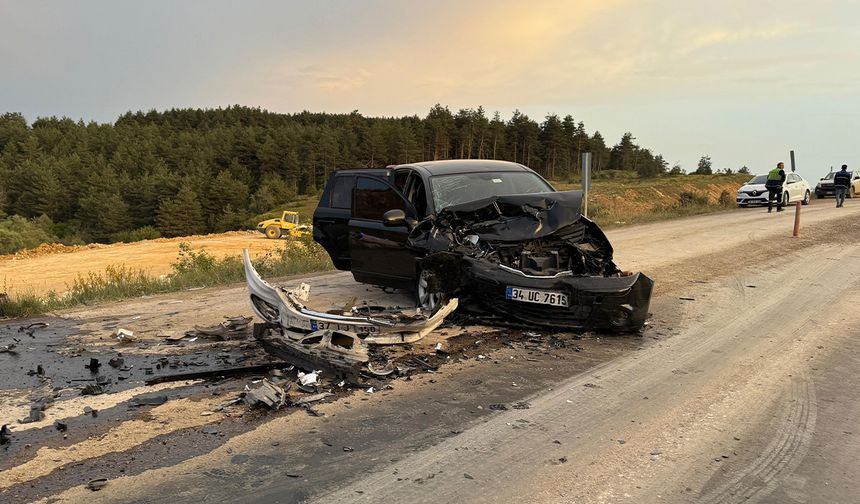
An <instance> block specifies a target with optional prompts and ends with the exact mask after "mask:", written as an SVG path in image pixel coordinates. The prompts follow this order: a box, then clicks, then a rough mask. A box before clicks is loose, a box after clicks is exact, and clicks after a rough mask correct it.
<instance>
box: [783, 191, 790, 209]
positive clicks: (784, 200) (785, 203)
mask: <svg viewBox="0 0 860 504" xmlns="http://www.w3.org/2000/svg"><path fill="white" fill-rule="evenodd" d="M789 200H790V199H789V197H788V193H787V192H784V193H782V206H783V207H787V206H788V202H789Z"/></svg>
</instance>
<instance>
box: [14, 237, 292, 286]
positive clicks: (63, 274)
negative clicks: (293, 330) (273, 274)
mask: <svg viewBox="0 0 860 504" xmlns="http://www.w3.org/2000/svg"><path fill="white" fill-rule="evenodd" d="M180 243H187V244H188V245H190V246H191V247H192V248H193V249H194V250H204V251H206V252H207V253H209V254H211V255H212V256H214V257H219V258H220V257H224V256H227V255H238V254H240V253H241V252H242V249H243V248H248V249H250V250H251V254H252V255H259V254H263V253H265V252H267V251H269V250H272V249H273V248H277V247H278V246H279V245H280V244H282V243H283V240H267V239H266V238H265V237H264V236H263V235H262V234H260V233H258V232H256V231H233V232H229V233H222V234H213V235H201V236H186V237H182V238H169V239H167V238H160V239H157V240H146V241H141V242H135V243H119V244H113V245H95V246H84V247H73V248H65V247H46V249H47V250H46V251H45V253H23V254H18V255H8V256H0V292H2V291H5V292H6V293H8V294H15V293H33V294H38V295H41V294H45V293H47V292H48V291H51V290H53V291H54V292H57V293H62V292H63V291H64V290H66V289H67V286H68V285H69V284H71V283H72V282H73V281H74V280H75V278H77V277H78V276H85V275H87V274H88V273H90V272H95V273H101V272H102V271H104V269H105V268H106V267H107V266H118V265H122V264H124V265H126V266H129V267H131V268H135V269H141V270H144V271H146V272H147V273H150V274H152V275H154V276H159V275H163V274H166V273H169V272H170V271H171V264H173V262H175V261H176V258H177V256H178V254H179V244H180ZM4 286H5V289H4Z"/></svg>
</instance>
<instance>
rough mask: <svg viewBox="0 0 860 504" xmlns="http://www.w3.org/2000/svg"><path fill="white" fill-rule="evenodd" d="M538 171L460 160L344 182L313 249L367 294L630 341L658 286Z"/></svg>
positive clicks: (323, 204) (329, 188)
mask: <svg viewBox="0 0 860 504" xmlns="http://www.w3.org/2000/svg"><path fill="white" fill-rule="evenodd" d="M581 202H582V196H581V193H580V192H579V191H569V192H557V191H556V190H555V189H554V188H553V187H552V186H551V185H550V184H549V183H548V182H547V181H546V180H544V179H543V178H542V177H541V176H540V175H538V174H537V173H535V172H534V171H532V170H530V169H529V168H527V167H525V166H523V165H520V164H517V163H510V162H504V161H487V160H451V161H434V162H425V163H414V164H407V165H399V166H394V167H390V168H387V169H373V170H342V171H338V172H335V173H334V174H333V175H332V177H331V178H330V179H329V181H328V183H327V184H326V188H325V191H324V192H323V194H322V197H321V199H320V202H319V206H318V207H317V209H316V211H315V212H314V222H313V224H314V226H313V230H314V239H315V240H316V241H317V242H319V243H320V244H321V245H322V246H323V247H324V248H325V249H326V251H328V253H329V255H330V256H331V258H332V261H333V262H334V264H335V266H336V267H337V268H338V269H342V270H349V271H352V274H353V276H354V277H355V279H356V280H357V281H359V282H363V283H370V284H374V285H380V286H387V287H394V288H409V289H414V291H415V292H416V295H417V299H418V302H419V305H420V306H422V307H423V308H425V309H427V310H430V311H432V310H433V309H435V308H436V307H437V306H438V305H439V304H440V302H441V301H442V300H443V299H444V298H447V297H450V296H458V297H460V298H461V300H462V301H468V302H467V303H463V302H461V306H465V307H469V306H471V307H472V309H476V310H478V311H479V312H483V313H488V314H492V316H496V317H497V316H501V317H504V318H506V319H508V320H510V319H513V320H515V321H518V322H521V323H526V324H530V325H541V326H551V327H559V328H573V329H609V330H615V331H631V330H636V329H638V328H640V327H641V326H642V324H643V323H644V322H645V319H646V317H647V315H648V306H649V302H650V297H651V289H652V285H653V282H652V281H651V280H650V279H649V278H648V277H646V276H645V275H643V274H641V273H624V272H622V271H621V270H619V269H618V267H617V266H616V265H615V263H613V261H612V253H613V251H612V246H611V245H610V243H609V241H608V240H607V238H606V236H605V235H604V233H603V231H601V229H600V228H599V227H598V226H597V225H596V224H595V223H593V222H592V221H591V220H589V219H587V218H586V217H584V216H582V215H581V214H580V207H581Z"/></svg>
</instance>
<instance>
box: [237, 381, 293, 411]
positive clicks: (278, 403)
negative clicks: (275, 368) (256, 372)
mask: <svg viewBox="0 0 860 504" xmlns="http://www.w3.org/2000/svg"><path fill="white" fill-rule="evenodd" d="M287 399H288V396H287V391H286V389H285V388H284V387H282V386H280V385H276V384H274V383H272V382H271V381H269V379H268V378H263V382H262V383H261V384H260V386H259V387H257V388H254V389H251V390H249V391H247V392H245V402H246V403H247V404H248V405H249V406H256V405H258V404H263V405H265V406H268V407H269V408H271V409H274V410H277V409H280V408H282V407H283V406H284V405H286V404H287Z"/></svg>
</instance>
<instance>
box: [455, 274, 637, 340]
mask: <svg viewBox="0 0 860 504" xmlns="http://www.w3.org/2000/svg"><path fill="white" fill-rule="evenodd" d="M466 263H467V265H468V266H467V268H466V275H467V277H466V282H467V283H468V284H470V285H471V286H472V296H473V298H475V299H477V300H478V301H479V303H480V304H481V305H483V306H485V307H486V308H488V309H489V310H490V311H492V312H493V313H498V314H504V315H505V316H507V317H509V318H511V319H514V320H517V321H519V322H522V323H525V324H528V325H535V326H543V327H552V328H557V329H571V330H597V331H611V332H631V331H636V330H638V329H639V328H641V327H642V325H643V324H644V323H645V320H646V319H647V317H648V308H649V304H650V300H651V290H652V287H653V285H654V282H653V281H652V280H651V279H650V278H648V277H647V276H645V275H643V274H642V273H632V274H626V275H621V274H619V276H611V277H595V276H585V277H583V276H571V275H562V276H548V277H545V276H533V275H524V274H522V272H520V271H519V270H511V269H506V268H502V267H499V266H498V265H493V264H492V263H487V262H486V261H481V260H476V259H471V258H468V259H466Z"/></svg>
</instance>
